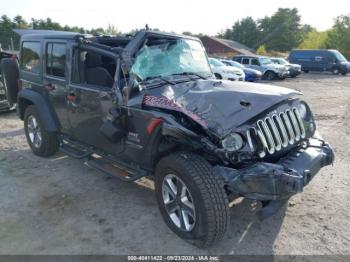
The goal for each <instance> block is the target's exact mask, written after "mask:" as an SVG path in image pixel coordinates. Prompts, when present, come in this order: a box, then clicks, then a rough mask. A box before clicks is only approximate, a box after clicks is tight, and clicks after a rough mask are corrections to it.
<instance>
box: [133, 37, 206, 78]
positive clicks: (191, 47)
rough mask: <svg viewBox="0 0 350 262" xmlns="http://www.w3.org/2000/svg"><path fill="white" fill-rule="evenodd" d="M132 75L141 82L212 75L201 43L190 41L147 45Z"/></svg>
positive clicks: (177, 40)
mask: <svg viewBox="0 0 350 262" xmlns="http://www.w3.org/2000/svg"><path fill="white" fill-rule="evenodd" d="M131 73H133V74H135V75H137V77H138V78H140V80H141V81H142V80H145V79H147V78H155V77H166V76H171V75H176V74H184V73H187V74H196V75H200V76H203V77H208V76H211V75H212V72H211V69H210V67H209V64H208V61H207V57H206V53H205V50H204V48H203V46H202V45H201V43H200V42H199V41H196V40H189V39H169V40H162V41H161V40H159V41H157V42H151V43H149V44H145V45H144V46H143V47H142V48H141V49H140V51H139V52H138V54H137V55H136V58H135V60H134V63H133V65H132V68H131Z"/></svg>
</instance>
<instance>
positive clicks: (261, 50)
mask: <svg viewBox="0 0 350 262" xmlns="http://www.w3.org/2000/svg"><path fill="white" fill-rule="evenodd" d="M256 53H257V54H258V55H267V51H266V47H265V45H261V46H259V48H258V49H257V50H256Z"/></svg>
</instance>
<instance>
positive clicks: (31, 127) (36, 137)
mask: <svg viewBox="0 0 350 262" xmlns="http://www.w3.org/2000/svg"><path fill="white" fill-rule="evenodd" d="M27 128H28V137H29V140H30V142H31V144H32V145H33V146H34V147H36V148H39V147H40V146H41V142H42V135H41V130H40V126H39V122H38V120H37V119H36V117H35V116H33V115H30V116H29V117H28V122H27Z"/></svg>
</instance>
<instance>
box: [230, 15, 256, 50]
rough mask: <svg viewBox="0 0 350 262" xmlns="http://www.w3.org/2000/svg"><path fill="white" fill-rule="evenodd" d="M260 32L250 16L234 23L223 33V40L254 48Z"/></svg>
mask: <svg viewBox="0 0 350 262" xmlns="http://www.w3.org/2000/svg"><path fill="white" fill-rule="evenodd" d="M259 36H260V32H259V29H258V24H257V22H256V21H255V20H254V19H253V18H252V17H250V16H248V17H247V18H244V19H242V20H240V21H237V22H235V23H234V25H233V26H232V28H231V29H227V30H226V31H225V32H224V33H223V38H226V39H231V40H234V41H237V42H239V43H242V44H244V45H246V46H248V47H252V48H254V47H255V45H256V44H257V43H258V40H259Z"/></svg>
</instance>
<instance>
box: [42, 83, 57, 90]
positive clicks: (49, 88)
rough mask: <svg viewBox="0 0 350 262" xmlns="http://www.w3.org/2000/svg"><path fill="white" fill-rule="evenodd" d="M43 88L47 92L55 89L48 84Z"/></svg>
mask: <svg viewBox="0 0 350 262" xmlns="http://www.w3.org/2000/svg"><path fill="white" fill-rule="evenodd" d="M44 87H45V89H46V90H47V91H54V90H55V89H56V86H55V85H54V84H52V83H48V84H46V85H45V86H44Z"/></svg>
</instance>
